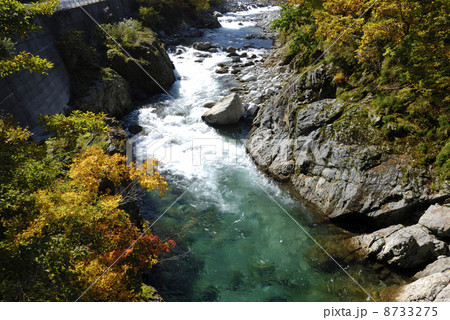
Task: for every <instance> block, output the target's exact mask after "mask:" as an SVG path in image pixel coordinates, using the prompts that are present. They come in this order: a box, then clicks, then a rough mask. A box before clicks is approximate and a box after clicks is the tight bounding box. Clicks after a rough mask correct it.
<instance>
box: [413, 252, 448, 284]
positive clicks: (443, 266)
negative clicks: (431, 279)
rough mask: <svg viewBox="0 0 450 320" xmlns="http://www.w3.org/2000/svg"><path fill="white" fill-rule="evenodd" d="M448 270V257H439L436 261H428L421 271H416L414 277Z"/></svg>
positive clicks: (422, 276)
mask: <svg viewBox="0 0 450 320" xmlns="http://www.w3.org/2000/svg"><path fill="white" fill-rule="evenodd" d="M445 271H450V257H440V258H439V259H437V260H436V261H434V262H432V263H430V264H429V265H427V266H426V267H425V269H423V270H422V271H419V272H417V273H416V274H415V275H414V278H416V279H419V278H424V277H428V276H430V275H432V274H435V273H442V272H445Z"/></svg>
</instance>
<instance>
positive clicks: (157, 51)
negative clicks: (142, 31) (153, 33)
mask: <svg viewBox="0 0 450 320" xmlns="http://www.w3.org/2000/svg"><path fill="white" fill-rule="evenodd" d="M125 49H126V50H127V52H129V54H130V55H131V56H132V57H133V58H130V57H129V56H127V55H126V54H125V53H124V52H122V51H121V50H119V49H117V48H113V49H109V50H108V52H107V57H108V60H109V63H110V65H111V67H112V68H113V69H114V70H115V71H117V73H119V74H120V75H121V76H122V77H123V78H124V79H125V80H127V81H128V83H129V84H130V86H131V87H132V89H134V90H133V93H134V94H135V96H136V95H138V96H137V97H138V98H140V96H142V95H144V96H150V95H154V94H157V93H163V92H164V90H169V88H170V87H171V86H172V84H173V83H174V82H175V80H176V79H175V74H174V65H173V63H172V61H171V60H170V58H169V55H168V54H167V52H166V50H165V47H164V45H163V44H162V43H161V42H160V41H159V40H157V39H156V38H154V39H143V40H140V41H139V43H138V44H136V45H134V46H133V47H126V48H125ZM143 69H144V70H143ZM149 75H150V76H149Z"/></svg>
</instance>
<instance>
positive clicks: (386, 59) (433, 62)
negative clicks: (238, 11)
mask: <svg viewBox="0 0 450 320" xmlns="http://www.w3.org/2000/svg"><path fill="white" fill-rule="evenodd" d="M449 25H450V4H449V2H448V1H445V0H378V1H374V0H364V1H360V0H322V1H320V0H288V1H287V3H286V5H283V8H282V11H281V17H280V18H279V19H278V20H276V21H275V22H274V27H275V28H276V29H278V30H279V31H281V33H282V36H283V38H284V40H285V41H286V42H287V44H288V48H289V54H290V55H291V58H290V59H288V60H287V61H290V60H294V61H295V62H296V64H295V66H296V67H300V68H301V67H307V66H309V64H311V63H313V62H315V61H316V59H317V58H318V57H322V61H325V62H327V63H333V65H334V69H335V70H336V75H339V76H337V77H336V76H335V79H337V80H336V82H337V83H338V82H339V83H338V85H339V86H341V87H342V89H344V90H346V91H352V92H355V93H356V94H357V95H358V96H359V97H360V98H363V97H365V96H367V95H370V96H372V97H374V99H372V107H373V109H374V110H373V111H374V113H377V114H379V115H381V116H382V123H381V125H380V130H381V131H382V133H383V134H384V135H385V137H386V139H387V140H390V141H395V140H399V139H400V140H401V142H399V143H398V144H397V145H402V146H405V147H404V148H403V149H404V150H403V151H405V152H409V153H410V154H411V155H412V156H413V158H414V162H415V163H416V164H417V165H420V166H429V165H432V166H433V167H434V169H435V172H436V173H437V175H438V176H439V177H440V182H442V181H445V180H448V179H450V172H449V170H448V167H449V161H450V159H449V155H448V147H446V146H447V145H448V137H449V132H450V125H449V123H450V109H449V107H448V105H449V102H450V95H449V92H450V90H449V85H450V48H449V43H450V38H449V33H448V29H449ZM322 53H323V54H324V55H322ZM322 61H321V62H320V63H323V62H322ZM316 62H318V61H316ZM407 146H409V147H407ZM408 148H409V149H408ZM446 150H447V151H446ZM446 168H447V169H446Z"/></svg>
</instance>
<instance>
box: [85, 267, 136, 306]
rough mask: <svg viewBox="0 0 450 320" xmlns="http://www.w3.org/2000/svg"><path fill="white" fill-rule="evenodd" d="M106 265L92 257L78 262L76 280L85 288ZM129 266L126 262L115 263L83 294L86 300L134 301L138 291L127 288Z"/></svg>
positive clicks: (96, 277)
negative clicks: (87, 260) (86, 261)
mask: <svg viewBox="0 0 450 320" xmlns="http://www.w3.org/2000/svg"><path fill="white" fill-rule="evenodd" d="M107 268H108V266H107V265H105V264H103V263H101V262H100V261H99V260H98V259H93V260H91V261H89V262H88V263H79V264H77V266H76V270H79V271H82V272H80V273H79V277H78V279H77V280H78V282H80V283H82V284H84V286H85V287H86V288H87V287H88V286H89V285H91V284H92V283H94V281H96V280H97V279H98V276H99V275H101V274H102V273H103V272H104V271H105V270H106V269H107ZM130 269H131V267H130V266H129V265H127V264H120V265H116V266H114V267H113V268H111V269H110V270H109V271H108V272H107V273H105V274H104V275H103V276H102V277H101V278H100V279H99V280H98V281H97V282H96V283H95V285H94V286H93V287H92V288H91V290H90V291H89V292H88V293H87V294H86V295H85V296H84V300H88V301H134V300H136V299H138V295H139V293H137V292H133V291H130V290H129V289H128V287H127V286H128V283H129V279H128V276H127V272H128V271H129V270H130Z"/></svg>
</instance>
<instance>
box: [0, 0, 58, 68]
mask: <svg viewBox="0 0 450 320" xmlns="http://www.w3.org/2000/svg"><path fill="white" fill-rule="evenodd" d="M22 2H24V1H18V0H2V1H1V2H0V77H6V76H8V75H10V74H12V73H16V72H19V71H21V70H27V71H29V72H30V73H31V72H38V73H42V74H46V71H47V70H48V69H50V68H52V67H53V63H51V62H50V61H48V60H46V59H43V58H41V57H40V56H39V55H34V54H32V53H30V52H26V51H21V52H19V53H16V52H15V43H14V40H15V39H16V38H17V39H18V38H22V39H23V38H24V37H27V36H28V35H29V33H30V32H36V31H38V30H39V29H40V28H41V27H40V26H39V25H38V24H36V23H34V18H35V16H38V15H46V16H50V15H52V14H53V13H54V12H55V10H56V7H57V6H58V4H59V2H58V1H57V0H47V1H33V2H29V3H26V4H25V3H22Z"/></svg>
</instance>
